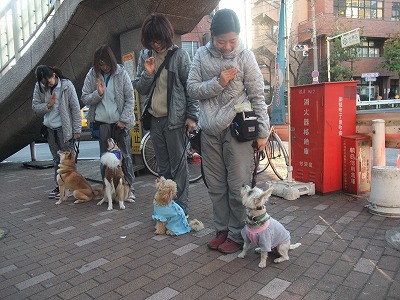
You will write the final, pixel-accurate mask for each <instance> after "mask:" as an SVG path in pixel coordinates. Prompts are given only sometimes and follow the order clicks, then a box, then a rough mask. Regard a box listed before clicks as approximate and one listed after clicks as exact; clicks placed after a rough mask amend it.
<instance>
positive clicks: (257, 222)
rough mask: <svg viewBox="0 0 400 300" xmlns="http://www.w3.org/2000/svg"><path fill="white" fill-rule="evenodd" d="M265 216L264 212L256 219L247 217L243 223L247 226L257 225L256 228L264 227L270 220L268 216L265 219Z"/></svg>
mask: <svg viewBox="0 0 400 300" xmlns="http://www.w3.org/2000/svg"><path fill="white" fill-rule="evenodd" d="M266 216H267V212H264V213H263V214H262V215H259V216H257V217H255V216H249V215H247V218H246V219H245V220H244V221H245V223H246V224H247V225H258V226H262V225H264V224H265V223H266V222H267V221H268V220H269V218H270V216H268V217H267V218H265V217H266Z"/></svg>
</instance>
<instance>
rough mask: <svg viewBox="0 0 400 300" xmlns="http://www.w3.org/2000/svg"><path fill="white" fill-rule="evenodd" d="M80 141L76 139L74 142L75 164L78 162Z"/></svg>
mask: <svg viewBox="0 0 400 300" xmlns="http://www.w3.org/2000/svg"><path fill="white" fill-rule="evenodd" d="M80 141H81V139H80V138H78V139H77V140H76V141H74V152H75V163H77V162H78V155H79V142H80Z"/></svg>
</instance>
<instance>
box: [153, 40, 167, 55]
mask: <svg viewBox="0 0 400 300" xmlns="http://www.w3.org/2000/svg"><path fill="white" fill-rule="evenodd" d="M150 45H151V47H152V48H153V49H154V50H155V51H156V52H157V53H162V52H164V51H165V50H166V49H165V48H164V45H163V42H162V41H152V42H151V43H150Z"/></svg>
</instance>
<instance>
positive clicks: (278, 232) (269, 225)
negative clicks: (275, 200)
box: [238, 185, 301, 268]
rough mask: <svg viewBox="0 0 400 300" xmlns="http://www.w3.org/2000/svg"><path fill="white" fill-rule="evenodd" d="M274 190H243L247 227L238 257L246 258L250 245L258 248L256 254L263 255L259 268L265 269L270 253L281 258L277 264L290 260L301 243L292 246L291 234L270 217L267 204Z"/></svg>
mask: <svg viewBox="0 0 400 300" xmlns="http://www.w3.org/2000/svg"><path fill="white" fill-rule="evenodd" d="M272 190H273V188H272V187H271V188H269V189H268V190H267V191H263V190H262V189H260V188H258V187H254V188H250V187H249V186H248V185H245V186H243V187H242V189H241V195H242V203H243V205H244V206H245V207H246V214H247V216H246V219H245V222H246V226H245V227H244V228H243V229H242V236H243V239H244V245H243V251H242V252H241V253H240V254H239V255H238V257H240V258H244V257H245V256H246V253H247V251H248V250H249V248H250V245H251V244H253V245H255V246H256V247H260V248H256V252H259V253H261V260H260V263H259V264H258V266H259V267H260V268H265V267H266V265H267V258H268V252H271V251H273V252H274V253H275V254H277V255H279V256H280V257H278V258H276V259H274V262H275V263H280V262H282V261H285V260H289V255H288V252H289V250H291V249H296V248H297V247H299V246H300V245H301V243H296V244H292V245H291V244H290V233H289V231H287V230H286V229H285V227H284V226H283V225H282V224H281V223H279V222H278V221H277V220H275V219H274V218H272V217H271V216H270V215H268V213H267V210H266V207H265V203H266V202H267V201H268V199H269V197H270V196H271V194H272Z"/></svg>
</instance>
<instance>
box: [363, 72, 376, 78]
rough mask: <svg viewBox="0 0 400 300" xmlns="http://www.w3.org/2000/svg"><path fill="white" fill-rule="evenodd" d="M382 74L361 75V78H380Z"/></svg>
mask: <svg viewBox="0 0 400 300" xmlns="http://www.w3.org/2000/svg"><path fill="white" fill-rule="evenodd" d="M379 76H380V74H379V73H378V72H375V73H361V78H367V77H379Z"/></svg>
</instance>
